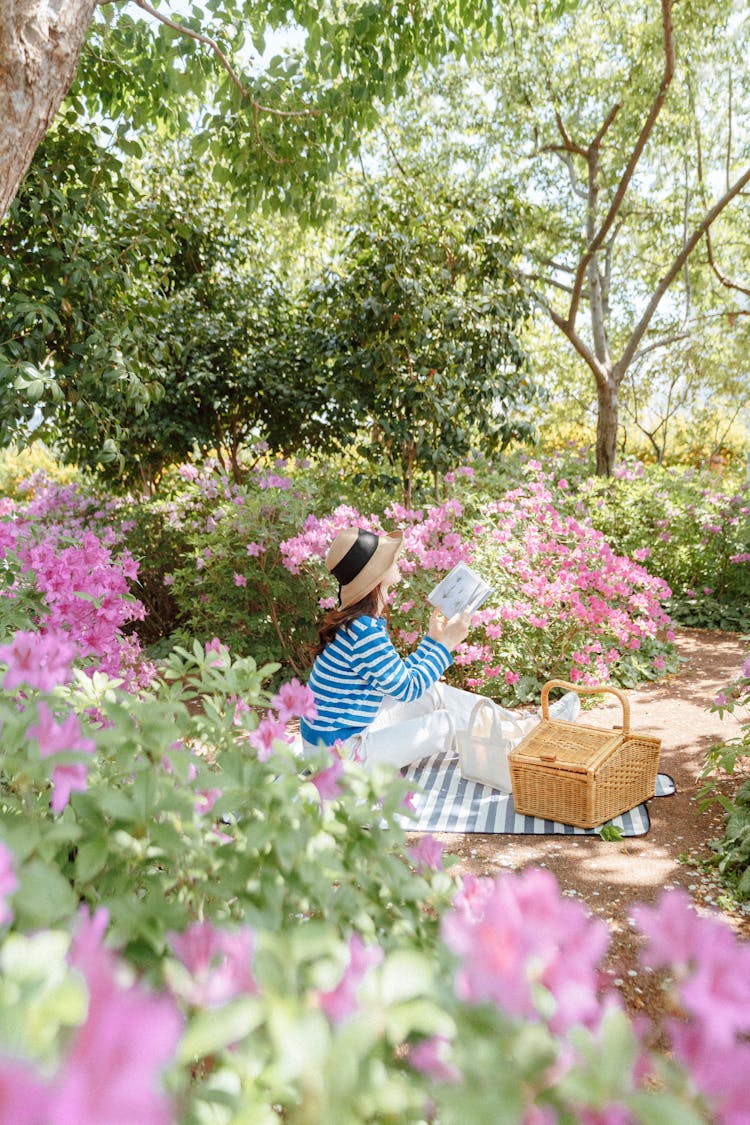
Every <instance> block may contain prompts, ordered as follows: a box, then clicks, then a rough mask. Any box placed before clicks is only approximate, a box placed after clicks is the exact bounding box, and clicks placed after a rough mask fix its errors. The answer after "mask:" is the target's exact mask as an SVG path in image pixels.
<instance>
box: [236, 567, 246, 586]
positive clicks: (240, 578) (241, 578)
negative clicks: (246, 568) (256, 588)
mask: <svg viewBox="0 0 750 1125" xmlns="http://www.w3.org/2000/svg"><path fill="white" fill-rule="evenodd" d="M234 584H235V586H247V578H245V575H244V574H238V573H237V571H235V572H234Z"/></svg>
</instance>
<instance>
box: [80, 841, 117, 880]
mask: <svg viewBox="0 0 750 1125" xmlns="http://www.w3.org/2000/svg"><path fill="white" fill-rule="evenodd" d="M108 855H109V848H108V847H107V842H106V840H104V839H103V838H100V839H97V840H87V841H86V843H85V844H81V845H80V847H79V848H78V854H77V855H76V863H75V867H76V877H77V879H78V881H79V882H80V883H82V884H84V885H85V884H86V883H90V882H91V880H92V879H94V878H96V876H97V875H98V874H99V872H100V871H101V870H102V868H103V867H104V865H105V863H106V862H107V857H108Z"/></svg>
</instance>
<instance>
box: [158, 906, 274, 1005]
mask: <svg viewBox="0 0 750 1125" xmlns="http://www.w3.org/2000/svg"><path fill="white" fill-rule="evenodd" d="M167 936H168V939H169V944H170V945H171V946H172V949H173V950H174V952H175V953H176V954H177V956H178V957H179V959H180V961H182V963H183V965H184V966H185V968H186V969H187V970H188V972H189V973H190V976H191V978H192V979H191V980H190V983H189V984H188V985H187V986H186V987H184V988H181V986H178V990H180V991H181V994H182V995H183V996H184V998H185V999H186V1000H187V1001H188V1002H189V1003H191V1004H196V1005H198V1006H199V1007H203V1008H214V1007H218V1006H219V1005H221V1004H226V1003H227V1001H229V1000H233V999H234V998H235V997H236V996H241V995H243V994H245V995H249V996H254V995H255V994H256V993H257V991H258V987H257V985H256V983H255V979H254V977H253V975H252V971H251V966H252V959H253V951H254V946H255V939H254V936H253V932H252V930H251V929H250V928H249V926H243V927H242V929H240V930H237V931H235V932H234V933H230V932H228V931H226V930H219V929H217V928H216V927H215V926H213V925H212V923H211V922H194V923H193V924H192V925H191V926H188V928H187V929H186V930H184V931H183V933H181V934H177V933H170V934H168V935H167Z"/></svg>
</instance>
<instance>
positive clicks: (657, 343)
mask: <svg viewBox="0 0 750 1125" xmlns="http://www.w3.org/2000/svg"><path fill="white" fill-rule="evenodd" d="M690 336H691V333H690V331H685V332H675V334H674V335H673V336H665V337H664V339H663V340H654V342H653V344H648V345H647V346H646V347H645V348H641V350H640V351H639V352H636V354H635V355H634V356H633V359H632V361H631V362H632V363H639V362H640V361H641V360H642V359H643V357H644V356H645V355H648V354H649V352H655V351H656V349H657V348H668V347H669V345H670V344H676V343H677V341H678V340H689V339H690Z"/></svg>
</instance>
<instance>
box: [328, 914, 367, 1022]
mask: <svg viewBox="0 0 750 1125" xmlns="http://www.w3.org/2000/svg"><path fill="white" fill-rule="evenodd" d="M382 960H383V951H382V949H381V948H380V946H378V945H376V946H369V947H368V946H365V943H364V942H363V941H362V938H361V937H360V935H359V934H352V936H351V937H350V938H349V962H348V965H347V967H346V968H345V970H344V973H343V976H342V977H341V980H340V981H339V983H338V984H337V985H336V987H335V988H334V989H332V990H331V991H330V992H319V993H318V1003H319V1004H320V1007H321V1008H322V1009H323V1011H324V1012H325V1014H326V1015H327V1016H328V1018H329V1020H331V1022H332V1023H334V1024H340V1023H343V1022H344V1021H345V1020H347V1019H348V1018H349V1016H351V1015H353V1014H354V1012H356V1010H357V991H358V989H359V986H360V984H361V983H362V981H363V979H364V977H365V975H366V974H367V972H368V971H369V969H371V968H373V967H374V966H375V965H379V964H380V962H381V961H382Z"/></svg>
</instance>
